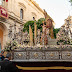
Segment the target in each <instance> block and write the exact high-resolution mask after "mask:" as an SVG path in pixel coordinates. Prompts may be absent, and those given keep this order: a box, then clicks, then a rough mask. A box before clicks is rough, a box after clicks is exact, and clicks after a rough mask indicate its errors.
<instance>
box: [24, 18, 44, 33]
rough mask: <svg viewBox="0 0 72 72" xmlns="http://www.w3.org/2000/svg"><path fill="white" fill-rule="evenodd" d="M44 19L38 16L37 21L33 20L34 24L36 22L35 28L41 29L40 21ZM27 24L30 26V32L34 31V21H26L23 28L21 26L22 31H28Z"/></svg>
mask: <svg viewBox="0 0 72 72" xmlns="http://www.w3.org/2000/svg"><path fill="white" fill-rule="evenodd" d="M43 21H45V19H44V18H40V19H39V20H38V21H35V22H36V24H37V28H38V29H40V30H41V31H42V26H41V25H42V22H43ZM29 25H30V26H31V28H32V32H34V21H28V22H26V23H25V24H24V28H23V31H24V32H25V31H26V30H27V31H28V33H29Z"/></svg>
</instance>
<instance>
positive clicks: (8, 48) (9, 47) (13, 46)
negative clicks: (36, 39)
mask: <svg viewBox="0 0 72 72" xmlns="http://www.w3.org/2000/svg"><path fill="white" fill-rule="evenodd" d="M16 48H17V42H16V41H10V42H7V43H6V46H5V49H4V50H5V51H12V50H14V49H16Z"/></svg>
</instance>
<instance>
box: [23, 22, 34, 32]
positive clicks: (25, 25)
mask: <svg viewBox="0 0 72 72" xmlns="http://www.w3.org/2000/svg"><path fill="white" fill-rule="evenodd" d="M29 25H30V26H31V28H32V31H34V21H28V22H26V23H25V24H24V28H23V31H24V32H25V31H26V30H27V32H28V33H29Z"/></svg>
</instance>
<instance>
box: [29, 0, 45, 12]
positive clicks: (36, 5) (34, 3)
mask: <svg viewBox="0 0 72 72" xmlns="http://www.w3.org/2000/svg"><path fill="white" fill-rule="evenodd" d="M29 1H30V2H31V3H32V4H33V5H34V6H35V7H36V8H38V9H39V10H40V11H41V12H42V13H44V10H42V9H41V8H40V7H39V5H38V4H37V3H36V2H35V1H34V0H29Z"/></svg>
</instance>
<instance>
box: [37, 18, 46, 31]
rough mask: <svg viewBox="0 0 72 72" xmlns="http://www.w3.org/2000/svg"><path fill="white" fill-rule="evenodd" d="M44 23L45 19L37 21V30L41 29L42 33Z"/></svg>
mask: <svg viewBox="0 0 72 72" xmlns="http://www.w3.org/2000/svg"><path fill="white" fill-rule="evenodd" d="M43 21H45V19H44V18H40V19H39V20H38V21H37V23H36V24H37V28H38V29H40V30H41V32H42V25H43V23H42V22H43Z"/></svg>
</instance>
